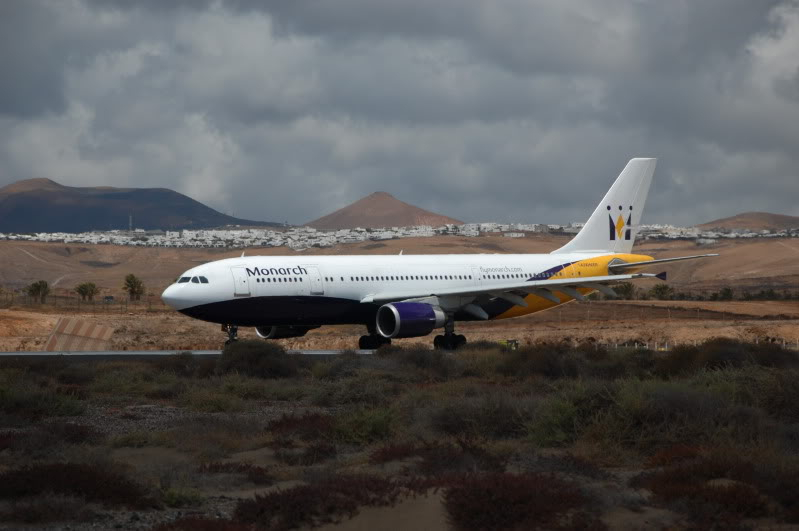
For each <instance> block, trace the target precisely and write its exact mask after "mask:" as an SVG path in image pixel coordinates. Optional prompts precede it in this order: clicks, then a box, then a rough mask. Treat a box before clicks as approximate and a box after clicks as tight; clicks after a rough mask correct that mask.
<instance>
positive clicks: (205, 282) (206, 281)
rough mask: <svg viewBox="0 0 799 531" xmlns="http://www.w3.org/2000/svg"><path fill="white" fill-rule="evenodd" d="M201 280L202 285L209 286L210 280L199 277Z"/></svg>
mask: <svg viewBox="0 0 799 531" xmlns="http://www.w3.org/2000/svg"><path fill="white" fill-rule="evenodd" d="M199 278H200V283H201V284H208V279H207V278H205V277H199Z"/></svg>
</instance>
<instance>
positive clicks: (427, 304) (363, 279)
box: [161, 158, 717, 350]
mask: <svg viewBox="0 0 799 531" xmlns="http://www.w3.org/2000/svg"><path fill="white" fill-rule="evenodd" d="M656 163H657V159H654V158H634V159H632V160H630V161H629V162H628V163H627V165H626V166H625V168H624V170H623V171H622V172H621V174H620V175H619V176H618V178H617V179H616V181H615V182H614V183H613V185H612V186H611V187H610V190H608V192H607V193H606V194H605V197H604V198H603V199H602V201H601V202H600V203H599V205H597V207H596V209H595V210H594V212H593V214H591V217H590V218H589V219H588V221H587V222H586V223H585V225H584V226H583V227H582V229H581V230H580V231H579V232H578V233H577V235H576V236H575V237H574V238H573V239H572V240H571V241H569V242H568V243H567V244H566V245H564V246H563V247H561V248H559V249H557V250H555V251H552V252H551V253H549V254H441V255H409V254H399V255H370V256H354V255H346V256H298V255H294V256H246V257H245V256H244V253H242V256H241V257H238V258H227V259H224V260H217V261H214V262H209V263H207V264H203V265H199V266H197V267H193V268H192V269H189V270H188V271H186V272H185V273H183V274H182V275H180V277H179V278H178V279H177V280H176V281H175V283H174V284H172V285H170V286H169V287H168V288H166V290H165V291H164V292H163V294H162V295H161V298H162V299H163V301H164V302H165V303H166V304H168V305H169V306H171V307H172V308H175V309H176V310H178V311H179V312H181V313H183V314H185V315H187V316H189V317H193V318H195V319H201V320H204V321H209V322H212V323H217V324H221V325H222V330H223V331H225V332H227V335H228V339H227V341H226V344H227V343H230V342H232V341H235V340H236V338H237V333H238V328H239V327H242V326H246V327H250V326H252V327H255V331H256V334H257V335H258V336H259V337H261V338H264V339H280V338H290V337H301V336H304V335H305V334H306V333H307V332H308V331H309V330H312V329H315V328H319V327H320V326H323V325H338V324H359V325H365V326H366V331H367V334H366V335H363V336H361V337H360V339H359V341H358V346H359V348H361V349H377V348H379V347H380V346H382V345H387V344H390V343H391V340H392V339H395V338H409V337H422V336H426V335H428V334H430V333H432V332H433V331H434V330H437V329H442V330H443V334H439V335H437V336H436V337H435V339H434V341H433V345H434V347H435V348H436V349H444V350H454V349H457V348H458V347H461V346H463V345H464V344H465V343H466V338H465V337H464V336H463V335H459V334H456V333H455V324H456V323H457V322H459V321H485V320H492V319H507V318H512V317H519V316H522V315H528V314H531V313H535V312H539V311H542V310H547V309H550V308H554V307H556V306H560V305H562V304H566V303H568V302H571V301H574V300H579V301H581V300H585V298H586V296H587V295H588V294H590V293H592V292H595V291H598V292H600V293H604V294H607V295H615V292H614V291H613V289H612V287H611V286H612V285H613V284H617V283H619V282H622V281H635V280H639V279H645V278H659V279H662V280H665V273H660V274H651V273H641V272H639V271H640V270H641V269H642V268H644V267H646V266H652V265H659V264H664V263H668V262H675V261H679V260H693V259H697V258H706V257H710V256H717V255H715V254H705V255H695V256H683V257H679V258H665V259H660V260H656V259H654V258H653V257H651V256H647V255H641V254H634V253H632V247H633V243H634V242H635V237H636V234H637V232H638V229H639V224H640V220H641V215H642V212H643V207H644V203H645V201H646V197H647V194H648V192H649V185H650V183H651V181H652V175H653V174H654V171H655V165H656Z"/></svg>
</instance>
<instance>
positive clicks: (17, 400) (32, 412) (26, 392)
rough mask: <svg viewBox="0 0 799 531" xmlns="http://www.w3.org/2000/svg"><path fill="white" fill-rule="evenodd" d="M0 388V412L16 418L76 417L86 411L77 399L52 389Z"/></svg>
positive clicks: (22, 386) (19, 386) (29, 386)
mask: <svg viewBox="0 0 799 531" xmlns="http://www.w3.org/2000/svg"><path fill="white" fill-rule="evenodd" d="M26 383H27V382H21V383H20V384H18V385H14V386H10V387H5V388H0V411H2V412H3V413H6V414H8V415H12V416H15V417H21V418H26V419H38V418H41V417H74V416H77V415H80V414H81V413H83V412H84V411H85V410H86V405H85V404H84V403H83V402H81V401H80V400H77V399H76V398H74V397H72V396H69V395H64V394H59V393H57V392H55V391H53V390H50V389H46V388H44V389H42V388H35V387H33V386H32V385H30V384H28V385H27V386H26V385H25V384H26Z"/></svg>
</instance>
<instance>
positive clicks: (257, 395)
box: [221, 374, 269, 400]
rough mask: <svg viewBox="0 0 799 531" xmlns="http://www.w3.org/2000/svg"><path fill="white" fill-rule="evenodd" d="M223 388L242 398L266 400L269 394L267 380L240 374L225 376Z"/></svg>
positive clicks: (228, 392) (224, 390) (225, 391)
mask: <svg viewBox="0 0 799 531" xmlns="http://www.w3.org/2000/svg"><path fill="white" fill-rule="evenodd" d="M221 390H222V391H223V392H224V393H227V394H230V395H233V396H235V397H237V398H240V399H242V400H264V399H266V398H267V397H268V396H269V390H268V383H267V382H265V381H264V380H263V379H261V378H250V377H247V376H242V375H240V374H226V375H225V376H223V377H222V382H221Z"/></svg>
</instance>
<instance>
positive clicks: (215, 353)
mask: <svg viewBox="0 0 799 531" xmlns="http://www.w3.org/2000/svg"><path fill="white" fill-rule="evenodd" d="M187 352H188V353H189V354H191V355H193V356H198V357H208V358H215V357H219V356H221V355H222V351H221V350H100V351H97V352H76V351H64V352H47V351H29V352H0V360H3V359H11V358H24V359H41V360H48V359H59V360H67V359H68V360H74V361H110V360H154V359H159V358H163V357H164V356H174V355H177V354H183V353H187ZM343 352H347V351H345V350H287V351H286V353H287V354H291V355H295V356H319V357H334V356H338V355H340V354H342V353H343ZM352 352H355V354H357V355H359V356H371V355H372V354H374V350H354V351H352Z"/></svg>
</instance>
